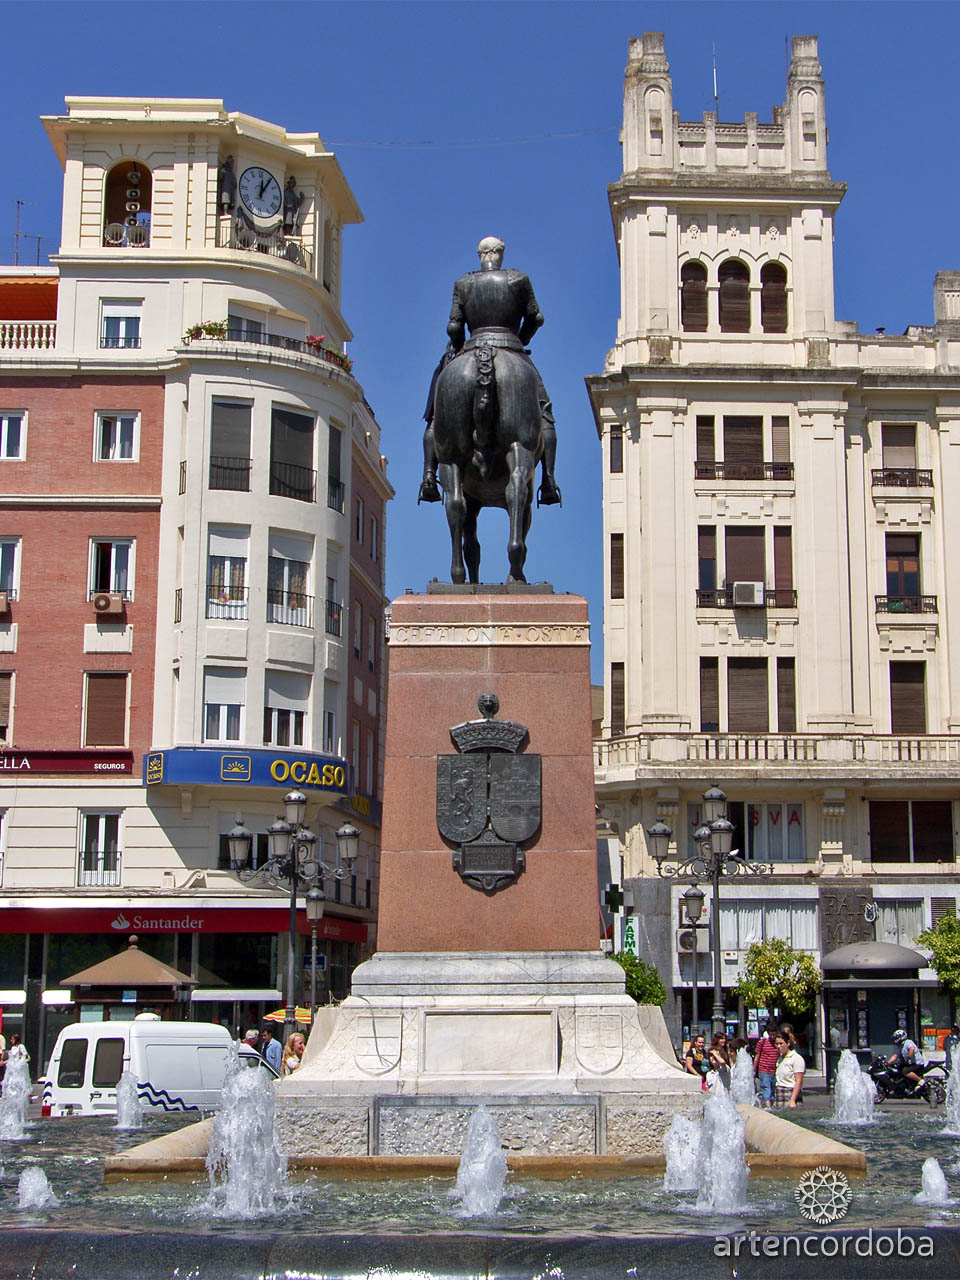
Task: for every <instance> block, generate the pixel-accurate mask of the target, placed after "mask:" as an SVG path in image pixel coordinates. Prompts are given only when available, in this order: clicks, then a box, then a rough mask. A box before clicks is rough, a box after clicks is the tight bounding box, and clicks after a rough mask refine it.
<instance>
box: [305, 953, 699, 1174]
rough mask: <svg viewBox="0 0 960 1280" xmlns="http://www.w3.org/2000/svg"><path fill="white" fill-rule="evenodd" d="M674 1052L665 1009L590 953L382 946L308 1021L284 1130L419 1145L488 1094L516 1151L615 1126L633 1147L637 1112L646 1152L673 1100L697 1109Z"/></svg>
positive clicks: (580, 1144)
mask: <svg viewBox="0 0 960 1280" xmlns="http://www.w3.org/2000/svg"><path fill="white" fill-rule="evenodd" d="M651 1040H653V1041H654V1042H655V1043H656V1044H657V1045H658V1046H659V1047H660V1049H661V1052H658V1051H657V1049H656V1048H654V1047H653V1044H652V1043H651ZM668 1046H669V1040H668V1039H667V1035H666V1028H665V1026H664V1025H663V1017H662V1014H661V1013H660V1010H659V1009H651V1008H650V1007H649V1006H644V1007H642V1008H641V1007H638V1006H637V1005H636V1003H635V1002H634V1001H633V1000H632V999H631V998H630V997H629V996H628V995H626V993H625V991H624V976H623V971H622V969H621V968H620V967H619V965H617V964H616V963H615V962H614V961H612V960H609V959H607V958H606V957H604V956H601V955H599V954H594V953H583V952H552V953H547V954H530V955H528V954H525V953H494V954H489V955H471V954H459V955H458V954H453V955H451V954H446V955H435V954H429V955H424V954H400V953H393V954H389V953H384V954H378V955H375V956H374V957H373V958H372V959H371V960H368V961H367V962H366V963H365V964H362V965H360V966H359V968H358V969H357V970H356V972H355V974H354V979H353V985H352V994H351V995H350V996H349V997H348V998H347V999H346V1000H345V1001H344V1002H343V1004H342V1005H339V1006H338V1007H335V1008H331V1009H327V1010H323V1011H321V1013H320V1015H318V1019H317V1024H316V1026H315V1028H314V1030H313V1032H312V1034H311V1036H310V1040H309V1042H308V1045H307V1051H306V1054H305V1055H304V1059H303V1065H302V1066H301V1067H300V1069H299V1070H298V1071H297V1072H296V1073H295V1074H294V1075H293V1076H290V1077H288V1078H287V1079H285V1080H284V1081H283V1082H282V1084H281V1086H280V1089H279V1105H280V1111H281V1113H282V1114H283V1115H284V1116H285V1117H286V1120H284V1119H281V1122H280V1123H281V1129H282V1130H283V1131H284V1132H286V1134H287V1137H288V1139H289V1141H290V1142H291V1143H292V1144H293V1145H292V1148H291V1149H292V1150H295V1151H298V1152H301V1153H303V1152H305V1151H308V1150H317V1149H320V1150H328V1151H329V1153H330V1154H334V1153H340V1154H344V1153H347V1154H363V1153H364V1152H370V1153H373V1152H376V1153H380V1154H386V1153H388V1152H395V1153H402V1152H405V1153H408V1154H409V1153H413V1152H415V1151H416V1152H420V1153H421V1154H425V1153H428V1152H435V1151H437V1150H438V1149H439V1148H438V1147H437V1145H436V1144H437V1143H440V1144H441V1146H442V1147H443V1149H446V1147H447V1146H448V1145H449V1144H450V1143H454V1142H455V1141H459V1140H460V1139H459V1138H458V1137H456V1135H460V1136H461V1137H462V1133H461V1130H462V1129H463V1127H464V1124H465V1120H464V1116H467V1117H468V1116H469V1111H470V1109H471V1108H472V1106H474V1105H476V1104H477V1102H478V1101H479V1100H486V1101H487V1102H488V1103H489V1104H490V1105H496V1106H498V1107H500V1108H506V1109H507V1110H506V1111H504V1116H505V1118H506V1119H507V1120H509V1124H510V1126H511V1131H512V1132H513V1133H514V1135H515V1139H516V1142H517V1144H518V1145H517V1146H516V1148H515V1149H517V1150H522V1151H526V1152H537V1151H541V1152H542V1153H543V1154H547V1153H549V1152H551V1151H552V1152H560V1151H566V1152H581V1153H582V1152H597V1151H606V1150H607V1149H608V1142H609V1134H610V1133H611V1132H617V1133H619V1135H620V1136H619V1137H618V1138H617V1139H616V1145H615V1147H614V1148H613V1149H616V1150H624V1149H626V1152H627V1153H629V1152H630V1151H631V1150H632V1147H631V1145H630V1141H629V1140H628V1137H627V1135H628V1133H629V1131H630V1128H631V1124H633V1123H634V1121H635V1122H636V1123H637V1124H639V1128H637V1129H636V1133H637V1138H638V1141H641V1142H642V1145H643V1149H649V1144H650V1143H651V1142H653V1143H654V1146H656V1143H657V1142H658V1141H659V1136H661V1135H662V1131H663V1129H665V1128H666V1126H667V1124H669V1116H670V1115H671V1114H672V1112H673V1110H675V1109H677V1106H682V1107H683V1109H684V1110H688V1109H690V1107H691V1106H693V1107H699V1104H700V1085H699V1081H698V1080H697V1079H695V1078H694V1077H693V1076H691V1075H689V1074H687V1073H685V1072H684V1071H683V1070H682V1068H681V1067H680V1066H679V1065H678V1064H677V1062H676V1060H675V1058H673V1057H672V1056H671V1057H670V1058H667V1057H666V1056H661V1054H662V1053H663V1052H665V1051H666V1052H669V1049H668ZM308 1112H309V1113H310V1116H311V1118H310V1119H308V1114H307V1113H308ZM294 1115H295V1116H296V1117H297V1120H296V1124H294V1123H293V1122H292V1119H291V1118H292V1117H293V1116H294ZM624 1116H627V1117H629V1116H633V1117H634V1121H627V1122H624V1119H623V1117H624ZM641 1116H643V1117H645V1119H644V1121H643V1123H640V1117H641ZM297 1126H301V1132H300V1133H299V1135H298V1134H297V1132H296V1129H297ZM641 1135H642V1136H641ZM303 1143H307V1145H306V1146H304V1145H303ZM316 1144H319V1146H317V1145H316ZM624 1144H626V1148H625V1145H624ZM360 1148H363V1150H362V1151H361V1150H360ZM456 1149H457V1150H458V1149H459V1148H456Z"/></svg>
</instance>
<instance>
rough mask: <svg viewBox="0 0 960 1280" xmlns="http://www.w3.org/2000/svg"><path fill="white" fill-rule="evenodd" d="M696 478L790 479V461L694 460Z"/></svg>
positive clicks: (791, 474)
mask: <svg viewBox="0 0 960 1280" xmlns="http://www.w3.org/2000/svg"><path fill="white" fill-rule="evenodd" d="M693 474H694V478H695V479H697V480H792V479H793V463H792V462H759V461H758V462H695V463H694V464H693Z"/></svg>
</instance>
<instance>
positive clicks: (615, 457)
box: [610, 423, 623, 475]
mask: <svg viewBox="0 0 960 1280" xmlns="http://www.w3.org/2000/svg"><path fill="white" fill-rule="evenodd" d="M622 471H623V427H621V426H620V424H619V423H617V424H616V425H615V426H612V427H611V428H610V473H611V475H619V474H620V473H621V472H622Z"/></svg>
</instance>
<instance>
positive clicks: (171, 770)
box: [143, 747, 352, 797]
mask: <svg viewBox="0 0 960 1280" xmlns="http://www.w3.org/2000/svg"><path fill="white" fill-rule="evenodd" d="M350 774H351V770H350V765H349V764H348V763H347V761H346V760H343V759H341V757H340V756H334V755H319V754H317V753H316V752H309V751H270V750H262V749H259V748H255V749H253V750H249V751H223V750H221V749H219V748H213V747H171V748H169V750H166V751H151V752H149V753H148V754H147V755H146V756H144V758H143V781H144V783H145V784H146V785H147V786H148V787H153V786H215V787H220V786H224V785H227V786H237V785H242V786H248V787H271V788H274V787H278V786H282V787H290V786H295V787H302V788H303V789H304V790H307V791H322V792H324V793H326V794H328V795H330V796H332V797H334V796H343V795H348V794H349V793H350V791H351V789H352V779H351V776H350Z"/></svg>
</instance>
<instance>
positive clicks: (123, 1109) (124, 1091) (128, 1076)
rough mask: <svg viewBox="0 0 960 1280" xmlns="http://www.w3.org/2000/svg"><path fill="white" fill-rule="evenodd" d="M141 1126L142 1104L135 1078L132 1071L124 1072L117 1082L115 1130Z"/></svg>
mask: <svg viewBox="0 0 960 1280" xmlns="http://www.w3.org/2000/svg"><path fill="white" fill-rule="evenodd" d="M142 1124H143V1104H142V1103H141V1101H140V1093H139V1088H138V1082H137V1077H136V1076H135V1075H134V1074H133V1072H132V1071H124V1073H123V1075H122V1076H121V1077H120V1079H119V1080H118V1081H117V1128H118V1129H139V1128H140V1126H141V1125H142Z"/></svg>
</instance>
